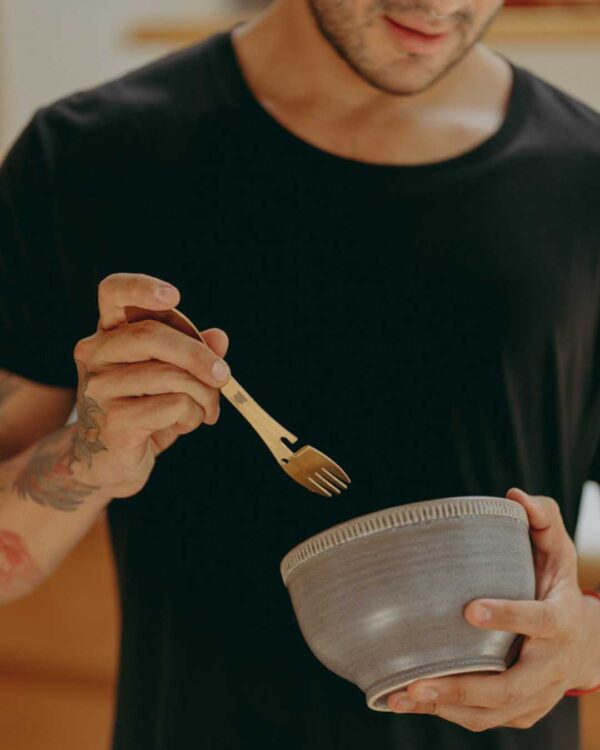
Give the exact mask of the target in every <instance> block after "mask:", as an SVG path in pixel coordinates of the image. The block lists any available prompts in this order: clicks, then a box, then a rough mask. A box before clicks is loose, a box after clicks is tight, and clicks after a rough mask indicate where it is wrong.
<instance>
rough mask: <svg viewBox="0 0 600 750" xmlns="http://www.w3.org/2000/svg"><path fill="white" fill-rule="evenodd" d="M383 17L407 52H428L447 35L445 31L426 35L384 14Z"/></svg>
mask: <svg viewBox="0 0 600 750" xmlns="http://www.w3.org/2000/svg"><path fill="white" fill-rule="evenodd" d="M384 18H385V21H386V25H387V26H388V28H389V29H390V31H391V32H392V33H393V34H394V36H395V37H396V39H399V40H400V41H401V42H402V43H403V46H404V48H405V49H407V50H408V51H409V52H429V51H430V50H433V49H435V48H436V47H437V46H438V45H439V44H440V42H442V41H443V40H444V39H445V38H446V37H447V36H448V34H447V33H446V34H436V35H435V36H428V35H427V34H421V33H420V32H419V31H413V30H412V29H409V28H407V27H406V26H401V25H400V24H398V23H395V22H394V21H392V19H391V18H388V17H387V16H384Z"/></svg>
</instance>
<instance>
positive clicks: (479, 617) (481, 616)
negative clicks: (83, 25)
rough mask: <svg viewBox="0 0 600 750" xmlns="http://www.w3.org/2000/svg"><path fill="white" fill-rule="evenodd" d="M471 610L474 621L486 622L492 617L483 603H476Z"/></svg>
mask: <svg viewBox="0 0 600 750" xmlns="http://www.w3.org/2000/svg"><path fill="white" fill-rule="evenodd" d="M471 612H472V615H473V619H474V620H475V621H476V622H488V621H489V620H491V619H492V613H491V612H490V610H489V609H488V608H487V607H484V606H483V604H476V605H475V606H474V607H473V609H472V610H471Z"/></svg>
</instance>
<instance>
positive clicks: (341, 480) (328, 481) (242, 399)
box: [125, 307, 350, 497]
mask: <svg viewBox="0 0 600 750" xmlns="http://www.w3.org/2000/svg"><path fill="white" fill-rule="evenodd" d="M125 313H126V315H127V320H128V321H129V322H130V323H133V322H135V321H138V320H148V319H152V320H158V321H160V322H161V323H166V324H167V325H170V326H171V327H172V328H176V329H177V330H179V331H181V332H182V333H187V334H188V335H189V336H192V337H193V338H196V339H199V340H200V341H201V342H202V343H203V344H205V345H207V344H206V341H204V339H203V338H202V334H201V333H200V331H199V330H198V329H197V328H196V326H195V325H194V324H193V323H192V321H191V320H190V319H189V318H188V317H186V316H185V315H184V314H183V313H182V312H180V311H179V310H176V309H172V310H145V309H142V308H140V307H127V308H126V310H125ZM219 390H220V392H221V393H222V394H223V395H224V396H225V398H226V399H227V400H228V401H229V403H231V404H233V406H235V408H236V409H237V410H238V411H239V413H240V414H241V415H242V416H243V417H244V418H245V419H246V420H247V421H248V422H249V423H250V424H251V425H252V427H253V428H254V429H255V430H256V432H257V433H258V434H259V435H260V437H261V438H262V439H263V441H264V442H265V444H266V446H267V448H268V449H269V450H270V451H271V453H272V454H273V456H275V459H276V460H277V463H278V464H279V466H281V468H282V469H283V470H284V471H285V472H286V474H288V476H290V477H291V478H292V479H295V480H296V482H299V483H300V484H301V485H302V486H303V487H306V489H307V490H310V491H311V492H316V493H317V494H319V495H325V496H326V497H333V495H332V493H334V492H335V493H336V494H337V495H340V494H341V493H342V490H345V489H348V485H349V484H350V477H349V476H348V475H347V474H346V472H345V471H344V470H343V469H342V467H341V466H339V465H338V464H336V462H335V461H332V459H331V458H329V456H326V455H325V454H324V453H322V452H321V451H320V450H317V449H316V448H313V447H312V445H305V446H303V447H302V448H300V449H299V450H297V451H295V452H294V451H292V450H290V448H288V447H287V445H285V443H284V442H283V440H282V438H285V439H286V440H288V441H289V442H290V443H292V444H293V443H296V442H297V441H298V438H297V437H296V436H295V435H292V433H291V432H289V430H286V429H285V427H283V426H282V425H280V424H279V422H276V421H275V420H274V419H273V417H271V416H270V415H269V414H267V412H266V411H265V410H264V409H263V408H262V407H260V406H259V405H258V404H257V403H256V401H255V400H254V399H253V398H252V396H251V395H250V394H249V393H248V392H247V391H246V390H245V389H244V388H242V386H241V385H240V384H239V383H238V382H237V380H236V379H235V378H234V377H233V376H232V377H230V378H229V380H228V381H227V383H225V385H224V386H222V387H221V388H219Z"/></svg>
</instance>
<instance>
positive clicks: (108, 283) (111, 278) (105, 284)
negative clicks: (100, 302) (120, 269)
mask: <svg viewBox="0 0 600 750" xmlns="http://www.w3.org/2000/svg"><path fill="white" fill-rule="evenodd" d="M125 276H126V274H124V273H110V274H108V276H105V277H104V278H103V279H102V280H101V281H100V283H99V284H98V298H99V299H105V298H106V297H107V296H109V295H110V294H111V292H112V290H113V289H114V287H115V286H116V285H117V284H122V283H123V280H124V277H125Z"/></svg>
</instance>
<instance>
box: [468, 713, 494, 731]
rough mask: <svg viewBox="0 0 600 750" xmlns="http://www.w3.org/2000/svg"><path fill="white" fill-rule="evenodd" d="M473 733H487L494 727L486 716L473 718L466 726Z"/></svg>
mask: <svg viewBox="0 0 600 750" xmlns="http://www.w3.org/2000/svg"><path fill="white" fill-rule="evenodd" d="M464 726H465V727H466V728H467V729H469V730H470V731H471V732H486V731H487V730H488V729H491V728H492V727H493V726H494V725H493V724H491V723H490V721H489V720H488V719H486V718H485V717H484V716H473V717H472V718H471V719H469V720H468V721H467V722H466V723H465V725H464Z"/></svg>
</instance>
